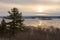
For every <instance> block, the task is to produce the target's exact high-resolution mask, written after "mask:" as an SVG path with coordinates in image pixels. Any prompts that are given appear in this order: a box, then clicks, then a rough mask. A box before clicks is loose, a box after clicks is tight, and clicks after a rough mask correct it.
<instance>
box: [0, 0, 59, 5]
mask: <svg viewBox="0 0 60 40" xmlns="http://www.w3.org/2000/svg"><path fill="white" fill-rule="evenodd" d="M0 2H6V3H18V4H25V5H26V4H41V5H42V4H43V5H59V4H60V0H0Z"/></svg>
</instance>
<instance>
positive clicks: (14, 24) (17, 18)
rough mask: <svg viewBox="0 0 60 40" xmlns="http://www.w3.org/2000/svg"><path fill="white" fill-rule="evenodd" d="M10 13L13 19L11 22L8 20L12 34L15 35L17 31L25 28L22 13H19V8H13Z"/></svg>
mask: <svg viewBox="0 0 60 40" xmlns="http://www.w3.org/2000/svg"><path fill="white" fill-rule="evenodd" d="M8 13H9V14H10V15H9V16H8V17H9V18H10V19H11V20H12V21H11V22H8V24H9V25H10V27H9V30H10V33H11V35H12V36H15V34H16V32H18V31H21V30H22V29H23V19H22V13H21V12H20V13H19V11H18V9H17V8H13V9H11V11H8Z"/></svg>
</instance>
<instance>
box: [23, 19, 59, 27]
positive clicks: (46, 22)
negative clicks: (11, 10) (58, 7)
mask: <svg viewBox="0 0 60 40" xmlns="http://www.w3.org/2000/svg"><path fill="white" fill-rule="evenodd" d="M24 24H26V25H28V26H29V25H32V26H35V27H36V26H43V27H48V26H54V27H59V28H60V19H52V20H38V19H26V20H25V21H24Z"/></svg>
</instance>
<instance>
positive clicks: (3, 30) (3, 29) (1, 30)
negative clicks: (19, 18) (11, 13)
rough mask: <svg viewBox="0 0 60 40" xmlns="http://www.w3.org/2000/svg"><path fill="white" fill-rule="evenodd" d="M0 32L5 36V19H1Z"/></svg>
mask: <svg viewBox="0 0 60 40" xmlns="http://www.w3.org/2000/svg"><path fill="white" fill-rule="evenodd" d="M0 32H1V36H4V34H5V32H6V22H5V20H4V19H3V20H2V21H1V27H0Z"/></svg>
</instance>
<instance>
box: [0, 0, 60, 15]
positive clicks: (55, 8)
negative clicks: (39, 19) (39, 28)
mask: <svg viewBox="0 0 60 40" xmlns="http://www.w3.org/2000/svg"><path fill="white" fill-rule="evenodd" d="M38 6H44V7H45V8H44V10H45V13H43V14H41V15H45V14H46V13H49V14H48V15H53V14H54V13H58V14H54V15H59V14H60V0H0V14H1V15H4V13H6V15H8V14H7V11H8V10H10V9H11V8H13V7H17V8H18V9H19V11H21V12H24V15H29V14H30V15H35V14H37V13H35V12H36V11H37V7H38ZM25 12H27V13H29V14H26V13H25ZM31 12H32V13H31ZM51 13H52V14H51Z"/></svg>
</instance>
